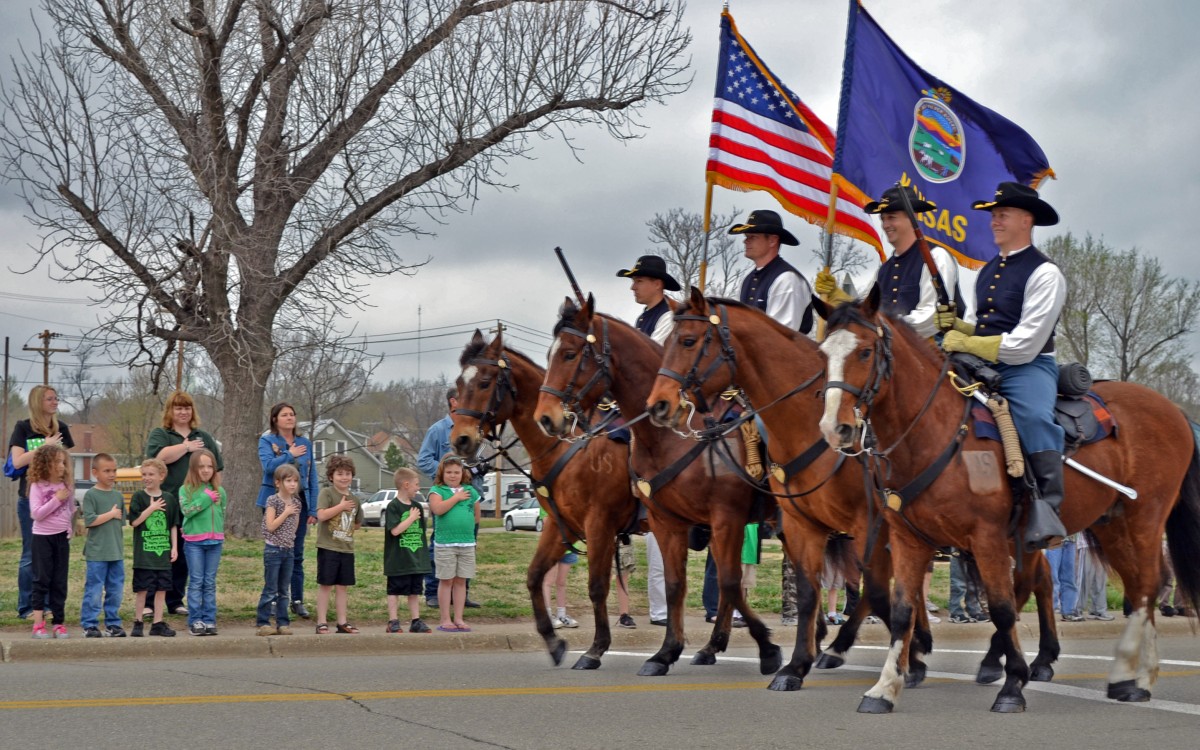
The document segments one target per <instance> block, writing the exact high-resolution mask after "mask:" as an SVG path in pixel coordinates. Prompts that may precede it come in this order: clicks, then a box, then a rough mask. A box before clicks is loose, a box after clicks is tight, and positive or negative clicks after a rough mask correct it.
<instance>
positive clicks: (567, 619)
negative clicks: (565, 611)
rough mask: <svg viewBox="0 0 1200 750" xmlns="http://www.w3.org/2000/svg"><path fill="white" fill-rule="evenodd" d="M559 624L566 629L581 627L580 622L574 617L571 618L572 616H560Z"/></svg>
mask: <svg viewBox="0 0 1200 750" xmlns="http://www.w3.org/2000/svg"><path fill="white" fill-rule="evenodd" d="M558 623H559V625H561V626H562V627H564V628H577V627H579V621H578V620H576V619H575V618H574V617H571V616H570V615H559V617H558Z"/></svg>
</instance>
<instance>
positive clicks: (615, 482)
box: [450, 331, 638, 669]
mask: <svg viewBox="0 0 1200 750" xmlns="http://www.w3.org/2000/svg"><path fill="white" fill-rule="evenodd" d="M459 364H460V366H461V367H462V368H463V370H462V375H461V376H460V377H459V378H458V408H457V409H456V410H455V412H454V414H453V420H454V429H453V430H452V431H451V433H450V445H451V446H453V448H454V450H455V451H456V452H457V453H458V454H459V455H461V456H474V455H475V454H476V452H477V451H478V450H479V446H480V443H481V442H482V441H483V440H484V438H486V437H488V436H490V435H491V434H492V433H493V432H494V431H495V430H497V429H498V428H499V427H500V425H502V424H504V423H505V422H511V423H512V426H513V429H514V430H515V431H516V433H517V437H519V438H520V440H521V443H522V445H524V446H525V449H526V451H528V453H529V455H530V456H531V457H532V460H531V466H530V470H531V474H532V475H533V479H534V481H535V482H538V483H541V487H540V488H539V491H538V499H539V501H540V502H541V504H542V507H543V508H545V509H546V511H547V515H546V520H545V525H544V526H543V528H542V535H541V538H540V539H539V540H538V546H537V551H536V552H535V553H534V556H533V560H531V561H530V563H529V572H528V574H527V576H526V580H525V584H526V586H527V587H528V589H529V599H530V602H531V603H532V604H533V619H534V622H535V623H536V625H537V631H538V633H539V634H540V635H541V636H542V638H543V639H544V640H545V641H546V647H547V649H549V651H550V657H551V658H552V659H553V660H554V663H555V664H560V663H561V662H562V658H563V655H564V654H565V653H566V651H567V642H566V641H565V640H563V639H562V638H560V637H559V636H558V635H557V632H556V631H555V630H554V627H553V625H551V623H550V617H549V615H548V614H547V612H546V604H545V601H544V600H543V598H542V581H543V579H544V578H545V577H546V574H547V573H548V572H549V571H550V570H551V569H553V568H554V566H555V565H556V564H557V563H558V561H559V560H561V559H562V556H563V553H564V552H565V551H566V545H567V544H574V543H576V542H580V541H586V542H587V547H588V549H587V551H588V557H589V561H588V596H589V598H590V599H591V600H592V612H593V614H594V616H595V618H596V634H595V638H594V639H593V641H592V646H591V648H589V649H588V650H587V652H586V653H585V654H583V655H582V656H580V657H579V660H578V661H577V662H575V666H574V669H596V668H598V667H599V666H600V658H601V657H602V656H603V655H604V653H605V652H606V651H608V647H609V646H610V645H611V643H612V633H611V630H610V628H609V622H608V587H609V581H610V577H611V574H612V567H613V555H614V553H615V550H616V546H615V543H616V538H617V534H618V533H619V532H621V531H623V530H625V529H626V528H627V527H629V526H631V525H632V524H633V523H634V521H635V520H636V516H637V510H638V508H637V500H636V499H635V498H634V497H633V493H632V492H631V490H630V486H629V479H628V478H627V477H626V476H625V466H626V464H627V463H628V461H629V449H628V447H627V446H625V445H622V444H620V443H618V442H615V441H612V440H608V439H606V438H597V439H594V440H589V441H586V443H580V444H577V445H575V446H569V445H568V444H567V443H564V442H562V441H560V440H558V439H557V438H551V437H548V436H546V435H545V434H543V433H542V431H541V430H540V429H538V427H537V423H536V422H534V419H533V409H534V406H535V405H536V403H537V393H538V388H539V387H540V386H541V384H542V379H543V377H544V374H545V371H544V370H543V369H542V368H541V367H539V366H537V365H536V364H534V363H533V361H532V360H530V359H529V358H528V357H526V356H525V355H524V354H521V353H520V352H517V351H515V350H513V349H508V348H505V346H504V341H503V338H502V334H501V335H497V336H496V338H495V339H494V340H493V341H492V342H491V343H490V344H489V343H487V342H486V341H485V340H484V338H483V334H482V333H480V332H479V331H476V332H475V336H474V337H473V338H472V339H471V343H469V344H467V346H466V348H465V349H464V350H463V353H462V357H461V358H460V360H459Z"/></svg>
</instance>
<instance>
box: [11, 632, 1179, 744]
mask: <svg viewBox="0 0 1200 750" xmlns="http://www.w3.org/2000/svg"><path fill="white" fill-rule="evenodd" d="M1159 646H1160V655H1161V658H1162V659H1163V663H1162V672H1161V676H1160V679H1159V682H1158V684H1157V685H1156V687H1155V690H1154V700H1152V701H1151V702H1149V703H1144V704H1133V705H1119V704H1116V703H1113V702H1111V701H1108V700H1107V699H1105V698H1104V694H1103V691H1104V678H1105V673H1106V671H1107V669H1108V664H1109V654H1110V653H1111V649H1112V641H1111V640H1108V639H1104V640H1068V641H1064V642H1063V657H1062V658H1061V660H1060V662H1059V664H1058V674H1057V676H1056V678H1055V681H1054V682H1053V683H1051V684H1033V685H1031V686H1030V687H1029V688H1028V689H1027V691H1026V697H1027V700H1028V703H1029V710H1028V711H1027V712H1026V713H1024V714H1018V715H997V714H992V713H990V712H989V711H988V708H989V706H990V705H991V702H992V699H993V698H994V696H995V693H996V691H997V690H998V688H997V687H995V686H988V687H982V686H977V685H975V684H974V683H973V682H972V681H971V676H972V675H973V674H974V671H975V665H976V662H977V660H978V658H979V652H978V651H977V650H975V649H976V646H975V645H974V644H972V643H969V642H964V643H961V644H947V647H946V648H943V649H939V650H938V651H937V652H936V653H935V654H934V655H933V656H932V657H931V658H930V661H929V665H930V679H929V680H928V681H927V683H926V684H925V686H923V687H920V688H917V689H913V690H907V691H905V692H904V694H903V695H902V696H901V700H900V703H899V705H898V706H897V710H896V713H894V714H892V715H890V716H864V715H860V714H858V713H856V712H855V708H856V706H857V705H858V699H859V696H860V695H861V694H862V692H863V691H864V690H866V689H867V688H868V687H869V686H870V685H871V684H872V683H873V682H874V680H875V678H876V676H877V673H878V667H879V665H880V664H881V663H882V660H883V656H884V652H883V650H882V647H880V646H865V647H858V648H856V649H855V650H854V651H853V652H851V654H850V658H849V663H848V664H847V666H846V667H843V668H842V669H839V670H836V671H831V672H815V673H814V674H813V675H812V676H811V677H810V678H809V680H808V681H807V682H806V686H805V689H804V690H803V691H801V692H798V693H773V692H770V691H768V690H766V689H765V686H766V684H767V682H768V679H767V678H765V677H763V676H761V675H760V674H759V673H758V665H757V659H756V658H755V656H754V652H753V651H752V650H749V649H745V648H739V649H735V650H733V651H731V652H730V654H729V655H727V656H723V657H722V658H721V659H720V661H719V663H718V664H717V665H715V666H711V667H695V666H691V665H689V664H687V663H686V658H685V659H684V661H683V663H681V664H679V665H677V666H676V667H674V668H673V669H672V670H671V673H670V674H669V675H668V676H666V677H662V678H646V677H638V676H636V674H635V673H636V671H637V668H638V666H639V665H640V664H641V662H642V661H643V660H644V659H645V657H646V656H647V655H648V654H649V652H648V651H644V650H627V651H617V652H613V653H610V654H609V655H608V656H607V657H606V658H605V661H604V666H603V668H601V669H600V670H598V671H592V672H580V671H573V670H570V669H567V668H565V667H558V668H555V667H552V666H551V665H550V662H549V659H548V657H547V656H546V655H545V654H542V653H534V652H527V653H521V652H512V651H480V652H464V653H409V654H403V655H380V656H374V657H372V656H361V655H356V656H344V657H337V656H319V657H309V658H300V659H286V658H283V659H270V658H250V659H245V658H226V659H187V660H179V659H176V660H168V659H151V660H136V661H133V660H124V659H118V660H104V661H91V662H86V661H59V662H39V661H28V662H18V661H14V662H10V663H5V664H2V665H0V747H4V748H25V747H35V746H42V747H55V748H57V747H68V748H81V749H82V748H87V749H89V750H91V748H97V749H103V748H121V749H122V750H126V749H127V748H129V747H133V746H138V745H150V746H157V747H168V746H173V747H187V748H205V749H208V748H248V747H254V748H274V747H286V748H307V747H326V748H346V747H358V748H373V747H384V746H397V747H404V748H413V747H423V748H485V747H499V748H550V749H556V750H557V749H566V748H635V747H636V748H654V749H655V750H659V749H668V748H689V749H691V748H720V749H721V750H730V749H731V748H755V750H763V749H765V748H775V747H790V748H824V749H833V748H856V749H861V748H885V747H886V748H919V749H921V750H925V749H926V748H935V747H968V748H972V750H975V749H978V748H992V747H995V748H1012V747H1022V746H1026V747H1028V746H1033V745H1032V743H1037V744H1038V745H1039V746H1040V745H1042V744H1050V743H1053V746H1056V747H1072V748H1092V747H1098V746H1099V747H1112V746H1117V747H1121V746H1133V747H1138V748H1141V747H1157V748H1191V747H1195V746H1196V737H1197V736H1198V733H1200V646H1198V645H1197V639H1196V638H1194V637H1193V636H1191V635H1179V636H1173V637H1161V638H1160V639H1159ZM688 653H690V652H688ZM572 662H573V657H568V659H567V661H566V663H567V664H570V663H572Z"/></svg>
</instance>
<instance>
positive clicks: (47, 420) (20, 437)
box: [8, 385, 75, 619]
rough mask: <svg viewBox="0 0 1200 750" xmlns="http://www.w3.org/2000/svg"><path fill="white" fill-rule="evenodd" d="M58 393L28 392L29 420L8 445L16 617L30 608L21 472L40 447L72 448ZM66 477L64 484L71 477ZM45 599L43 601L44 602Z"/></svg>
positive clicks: (28, 527)
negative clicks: (13, 486)
mask: <svg viewBox="0 0 1200 750" xmlns="http://www.w3.org/2000/svg"><path fill="white" fill-rule="evenodd" d="M57 412H58V392H57V391H55V390H54V389H53V388H51V387H50V386H48V385H36V386H34V387H33V388H32V389H30V391H29V419H22V420H21V421H20V422H17V424H16V426H15V427H14V428H13V432H12V437H11V438H10V439H9V441H8V456H9V458H11V459H12V464H13V467H14V468H15V469H18V470H20V471H21V476H20V480H21V485H20V487H18V489H17V520H18V521H19V522H20V525H21V561H20V563H19V564H18V566H17V616H18V617H20V618H21V619H25V618H26V617H29V615H30V613H31V612H32V611H33V609H34V607H33V606H32V604H31V602H30V592H31V591H32V590H33V555H32V550H31V546H30V545H31V542H32V539H33V518H32V516H30V515H29V486H28V484H27V483H26V481H25V471H26V470H27V469H28V468H29V464H30V462H31V461H33V451H34V450H36V449H37V448H39V447H40V446H42V445H61V446H62V447H64V448H67V449H70V448H73V447H74V446H75V441H74V440H72V439H71V430H70V428H69V427H68V426H67V423H66V422H60V421H59V420H58V417H57V416H56V414H57ZM67 473H68V480H69V479H70V476H71V475H72V473H71V472H67ZM48 601H49V599H47V602H48Z"/></svg>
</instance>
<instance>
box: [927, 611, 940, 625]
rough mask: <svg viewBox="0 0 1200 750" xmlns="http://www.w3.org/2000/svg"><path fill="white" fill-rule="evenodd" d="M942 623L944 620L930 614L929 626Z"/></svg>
mask: <svg viewBox="0 0 1200 750" xmlns="http://www.w3.org/2000/svg"><path fill="white" fill-rule="evenodd" d="M941 621H942V618H940V617H938V616H937V615H935V614H933V613H932V612H930V613H929V624H930V625H933V624H934V623H938V622H941Z"/></svg>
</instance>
